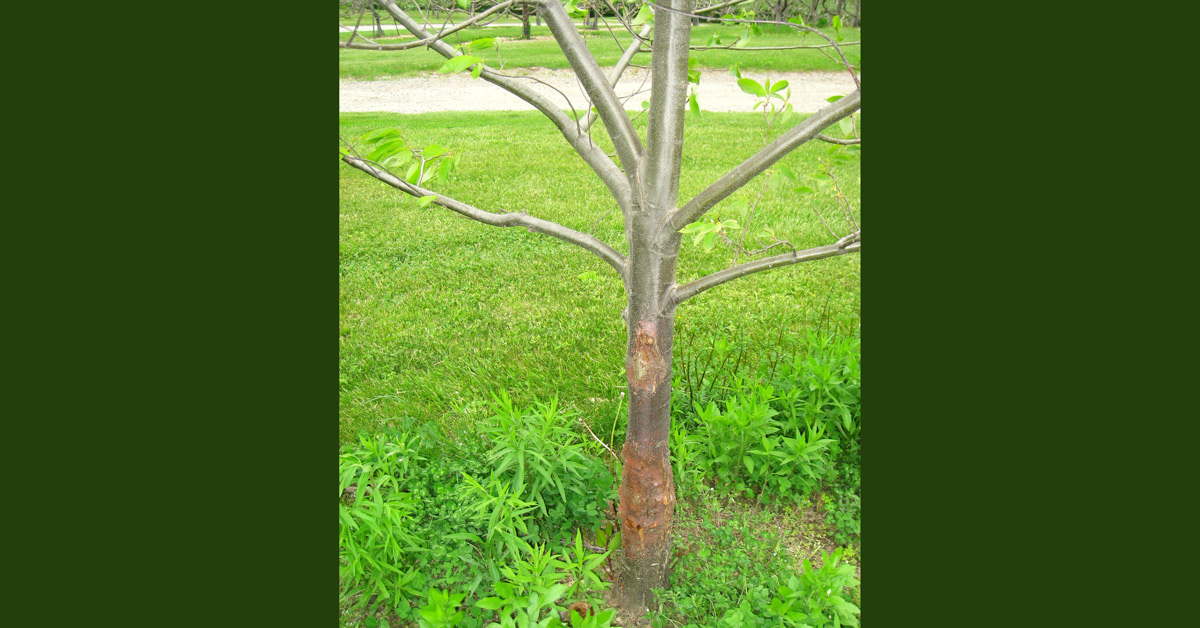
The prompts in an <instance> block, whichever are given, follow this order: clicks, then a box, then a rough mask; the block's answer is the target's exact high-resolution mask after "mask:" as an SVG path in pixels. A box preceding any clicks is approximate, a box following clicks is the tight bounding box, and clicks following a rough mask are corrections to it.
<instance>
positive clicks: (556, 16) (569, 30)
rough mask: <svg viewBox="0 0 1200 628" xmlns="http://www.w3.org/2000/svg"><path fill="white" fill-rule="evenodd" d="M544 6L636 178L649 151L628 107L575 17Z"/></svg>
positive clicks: (549, 0)
mask: <svg viewBox="0 0 1200 628" xmlns="http://www.w3.org/2000/svg"><path fill="white" fill-rule="evenodd" d="M540 6H541V9H542V11H541V13H542V17H543V18H545V20H546V26H549V27H550V33H551V34H553V35H554V39H555V40H557V41H558V45H559V47H560V48H562V51H563V53H564V54H565V55H566V57H567V61H568V62H569V63H570V64H571V68H572V69H574V70H575V75H576V76H577V77H578V78H579V82H580V83H581V84H583V89H584V91H586V92H587V95H588V97H589V98H591V99H592V104H593V105H595V107H596V110H597V111H599V112H600V119H601V120H603V121H604V126H605V128H607V129H608V135H609V137H610V138H612V141H613V146H615V147H616V149H617V156H618V157H619V158H620V159H621V165H622V166H624V168H625V172H626V173H627V176H633V173H634V172H635V171H636V170H637V167H638V163H639V162H640V160H641V156H642V155H643V154H644V153H645V148H643V147H642V141H641V140H640V139H638V136H637V133H636V132H635V131H634V130H633V123H631V122H630V121H629V115H628V114H626V113H625V107H624V105H622V104H621V101H620V100H618V99H617V93H616V92H615V91H613V88H612V86H610V85H609V84H608V80H607V79H606V78H605V77H604V73H603V72H602V71H601V70H600V66H599V65H598V64H597V63H596V58H595V57H593V56H592V53H591V51H590V50H588V47H587V44H586V43H584V41H583V38H582V37H580V36H579V31H577V30H575V23H574V22H572V21H571V17H570V16H569V15H567V12H566V10H565V9H563V8H562V5H561V4H559V2H558V0H545V1H543V2H542V3H541V5H540Z"/></svg>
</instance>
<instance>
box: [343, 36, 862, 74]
mask: <svg viewBox="0 0 1200 628" xmlns="http://www.w3.org/2000/svg"><path fill="white" fill-rule="evenodd" d="M825 30H826V32H827V33H828V34H829V35H830V36H833V31H832V29H825ZM713 33H717V34H718V35H719V36H720V38H721V43H722V45H729V44H731V43H733V42H734V40H736V39H737V37H738V36H739V35H740V34H741V33H742V29H741V27H738V26H732V25H731V26H724V25H707V24H706V25H701V26H697V27H694V28H692V35H691V42H692V44H693V45H697V46H703V45H707V44H708V42H709V38H710V37H711V36H712V34H713ZM532 34H533V37H534V39H533V40H528V41H522V40H521V39H519V38H520V36H521V27H520V26H519V25H518V26H502V27H497V28H477V29H466V30H464V31H461V32H459V33H456V34H454V35H451V36H450V38H449V39H448V41H450V43H451V44H453V45H457V44H458V43H462V42H469V41H473V40H475V39H480V38H485V37H496V38H501V44H500V50H499V52H497V51H496V50H494V49H488V50H485V51H482V52H474V53H472V54H475V55H477V56H479V57H482V58H483V59H484V61H485V62H486V63H487V64H488V65H489V66H490V67H493V68H497V69H499V68H501V62H503V69H505V70H512V69H515V68H550V69H560V68H567V67H570V66H569V64H568V63H567V59H566V57H564V56H563V53H562V51H561V50H560V49H559V47H558V44H557V43H556V42H555V41H554V39H553V38H552V37H550V30H549V29H548V28H547V27H546V26H541V27H537V26H535V27H533V29H532ZM580 34H581V35H583V37H584V41H585V42H586V43H587V45H588V49H589V50H591V52H592V55H593V56H595V57H596V61H597V63H599V64H600V66H601V67H606V68H607V67H612V66H614V65H616V63H617V61H618V60H619V59H620V58H621V54H622V50H623V49H624V48H625V47H626V46H628V45H629V43H630V42H631V41H632V40H633V36H632V35H630V34H629V33H627V32H625V31H623V30H620V31H618V32H617V33H616V38H615V39H614V36H613V34H611V33H609V32H608V31H607V30H604V29H601V30H600V31H589V30H580ZM860 36H861V31H860V29H857V28H849V27H846V28H843V29H842V37H843V38H844V39H845V41H844V42H843V43H846V42H855V41H859V38H860ZM349 37H350V35H349V33H343V34H342V35H341V36H340V39H341V40H343V41H345V40H346V39H348V38H349ZM414 39H415V38H414V37H394V38H393V37H388V38H384V39H380V40H379V41H380V43H403V42H406V41H413V40H414ZM617 40H620V45H619V46H618V44H617ZM824 43H826V42H825V40H824V39H822V38H820V37H818V36H816V35H813V34H811V33H810V34H806V35H803V36H801V35H800V34H798V33H796V32H795V31H791V30H777V31H776V30H771V31H765V32H764V33H763V34H762V35H760V36H754V37H752V38H751V40H750V44H749V45H750V46H792V45H798V44H804V45H818V44H824ZM860 48H861V47H860V46H857V45H855V46H846V47H844V48H843V50H844V52H845V54H846V58H847V60H848V61H850V63H852V64H855V65H857V64H859V62H860V60H861V59H860V55H861V50H860ZM830 52H831V53H832V50H830ZM338 55H339V63H338V78H340V79H349V78H352V79H357V80H373V79H377V78H383V77H402V76H412V75H415V74H419V73H422V72H434V71H436V70H437V69H438V68H440V67H441V66H442V64H443V63H445V61H446V59H445V58H444V57H442V56H441V55H439V54H437V53H436V52H433V51H431V50H429V49H427V48H415V49H412V50H398V51H378V50H353V49H341V48H339V49H338ZM835 56H836V55H835ZM692 57H693V58H695V59H696V60H697V62H698V63H699V66H700V67H702V68H719V69H726V68H728V67H729V66H731V65H733V64H735V63H737V64H740V66H741V67H742V69H744V70H750V71H759V72H762V71H772V72H808V71H831V72H837V71H843V70H844V66H843V65H842V64H841V63H840V62H834V61H832V60H830V59H829V58H828V57H826V56H825V55H824V54H822V53H821V52H820V51H818V50H697V51H693V52H692ZM634 63H636V64H640V65H649V64H650V54H649V53H648V52H647V53H643V54H639V55H638V56H637V58H636V59H635V60H634ZM701 80H703V77H701Z"/></svg>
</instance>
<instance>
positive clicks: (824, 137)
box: [817, 133, 862, 146]
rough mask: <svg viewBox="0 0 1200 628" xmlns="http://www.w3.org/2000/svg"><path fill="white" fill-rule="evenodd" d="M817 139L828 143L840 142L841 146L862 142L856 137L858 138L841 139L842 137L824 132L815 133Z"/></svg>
mask: <svg viewBox="0 0 1200 628" xmlns="http://www.w3.org/2000/svg"><path fill="white" fill-rule="evenodd" d="M817 139H819V140H821V141H822V142H829V143H830V144H841V145H842V146H850V145H853V144H862V140H861V139H858V138H851V139H848V140H843V139H840V138H836V137H829V136H828V135H825V134H824V133H821V134H819V135H817Z"/></svg>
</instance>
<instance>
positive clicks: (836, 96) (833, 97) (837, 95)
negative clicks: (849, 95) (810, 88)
mask: <svg viewBox="0 0 1200 628" xmlns="http://www.w3.org/2000/svg"><path fill="white" fill-rule="evenodd" d="M842 98H845V96H842V95H841V94H835V95H833V96H830V97H829V98H826V99H825V102H837V101H839V100H841V99H842Z"/></svg>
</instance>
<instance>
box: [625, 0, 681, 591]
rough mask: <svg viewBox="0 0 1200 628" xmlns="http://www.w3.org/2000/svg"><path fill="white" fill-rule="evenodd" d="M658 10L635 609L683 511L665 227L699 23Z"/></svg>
mask: <svg viewBox="0 0 1200 628" xmlns="http://www.w3.org/2000/svg"><path fill="white" fill-rule="evenodd" d="M659 2H661V3H662V4H664V5H666V7H667V8H668V9H675V10H676V11H687V10H688V9H689V7H688V2H689V0H659ZM656 17H657V19H656V26H657V27H656V29H655V38H654V46H653V49H652V52H651V59H650V65H651V73H652V74H653V76H654V82H653V84H652V85H651V91H650V119H649V122H648V123H647V131H646V154H645V155H644V157H643V158H642V159H641V167H640V168H639V172H638V173H637V176H636V177H634V178H633V180H634V181H636V183H635V185H636V186H638V187H639V188H640V194H635V195H634V198H635V200H633V201H631V202H630V205H631V206H630V207H629V208H628V211H626V212H625V234H626V239H627V241H628V243H629V255H628V257H627V258H626V268H627V272H626V279H625V294H626V298H627V300H628V309H627V310H626V320H627V321H628V323H629V328H628V336H627V345H626V352H625V377H626V380H627V382H628V384H629V428H628V430H627V431H626V435H625V447H624V449H623V450H622V453H623V457H624V467H623V468H622V472H621V488H620V492H619V500H620V506H619V508H618V512H619V514H620V519H621V547H622V550H623V552H624V556H623V559H622V560H621V561H620V564H621V568H620V573H619V577H618V584H617V591H616V593H617V600H618V604H619V605H620V606H621V608H623V609H625V610H627V611H630V612H634V613H640V612H642V611H644V610H645V609H646V608H649V607H650V606H652V605H653V602H654V594H653V591H652V589H655V588H666V587H668V586H669V582H668V578H669V575H670V574H669V573H668V568H669V567H670V559H671V526H672V522H673V520H674V517H675V479H674V477H673V474H672V472H671V452H670V435H671V353H672V347H673V344H674V334H675V305H674V301H673V300H672V297H671V293H670V291H671V289H672V288H673V287H674V285H675V269H676V261H677V260H678V258H679V245H680V242H681V236H680V235H679V233H678V232H675V233H671V234H669V235H666V236H661V235H659V233H658V232H659V226H660V225H661V224H663V221H664V217H665V216H666V215H667V214H668V213H669V212H671V211H672V210H674V209H676V203H677V201H678V196H679V169H680V160H681V157H682V147H683V124H684V111H685V108H686V103H687V58H688V45H689V43H690V41H689V39H690V36H691V26H692V24H691V19H690V17H688V16H686V15H683V14H682V13H677V12H671V11H660V12H658V14H657V16H656Z"/></svg>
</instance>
